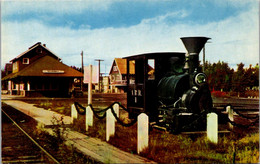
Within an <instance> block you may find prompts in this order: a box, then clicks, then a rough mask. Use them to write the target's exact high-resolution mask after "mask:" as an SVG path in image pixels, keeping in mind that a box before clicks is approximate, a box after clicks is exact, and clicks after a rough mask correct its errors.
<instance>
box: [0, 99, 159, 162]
mask: <svg viewBox="0 0 260 164" xmlns="http://www.w3.org/2000/svg"><path fill="white" fill-rule="evenodd" d="M1 101H2V102H4V103H6V104H7V105H9V106H12V107H14V108H16V109H17V110H19V111H21V112H23V113H24V114H26V115H28V116H30V117H32V118H34V119H35V120H36V121H38V122H40V123H42V124H43V125H44V126H45V127H46V130H47V131H48V130H50V128H47V127H48V126H49V125H53V123H52V121H51V120H52V119H53V117H56V118H57V119H58V118H61V117H63V121H64V124H65V125H69V124H71V117H69V116H63V115H61V114H58V113H56V112H53V111H49V110H45V109H43V108H38V107H35V106H33V104H28V103H25V102H23V101H19V100H15V99H13V98H10V96H9V97H6V98H5V96H2V97H1ZM64 139H65V141H66V142H65V143H66V144H70V145H71V144H72V145H73V146H74V147H75V148H76V149H78V150H79V151H80V152H82V153H83V154H85V155H87V156H89V157H91V158H92V159H94V160H95V161H97V162H101V163H155V162H154V161H151V160H148V159H146V158H143V157H141V156H139V155H136V154H131V153H128V152H125V151H122V150H120V149H118V148H116V147H114V146H112V145H110V144H109V143H107V142H105V141H101V140H100V139H98V138H92V137H89V136H87V135H84V134H82V133H79V132H76V131H72V130H70V131H69V132H68V133H67V135H66V138H64Z"/></svg>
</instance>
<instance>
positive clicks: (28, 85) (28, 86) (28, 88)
mask: <svg viewBox="0 0 260 164" xmlns="http://www.w3.org/2000/svg"><path fill="white" fill-rule="evenodd" d="M30 90H31V86H30V82H29V81H27V91H30Z"/></svg>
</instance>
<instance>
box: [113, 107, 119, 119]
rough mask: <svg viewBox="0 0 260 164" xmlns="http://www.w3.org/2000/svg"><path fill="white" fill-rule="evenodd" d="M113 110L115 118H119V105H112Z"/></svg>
mask: <svg viewBox="0 0 260 164" xmlns="http://www.w3.org/2000/svg"><path fill="white" fill-rule="evenodd" d="M113 109H114V111H115V113H116V116H117V117H118V118H119V105H118V104H114V105H113ZM115 121H116V119H115Z"/></svg>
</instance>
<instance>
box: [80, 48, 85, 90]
mask: <svg viewBox="0 0 260 164" xmlns="http://www.w3.org/2000/svg"><path fill="white" fill-rule="evenodd" d="M80 55H81V72H82V73H84V66H83V51H81V54H80ZM80 88H81V90H82V91H83V77H82V78H81V85H80Z"/></svg>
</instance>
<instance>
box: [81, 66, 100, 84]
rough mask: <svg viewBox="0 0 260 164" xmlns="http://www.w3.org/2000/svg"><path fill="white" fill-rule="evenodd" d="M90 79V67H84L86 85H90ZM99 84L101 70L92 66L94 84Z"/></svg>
mask: <svg viewBox="0 0 260 164" xmlns="http://www.w3.org/2000/svg"><path fill="white" fill-rule="evenodd" d="M89 77H90V70H89V66H84V79H83V82H84V83H89ZM98 82H99V70H98V66H92V83H98Z"/></svg>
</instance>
